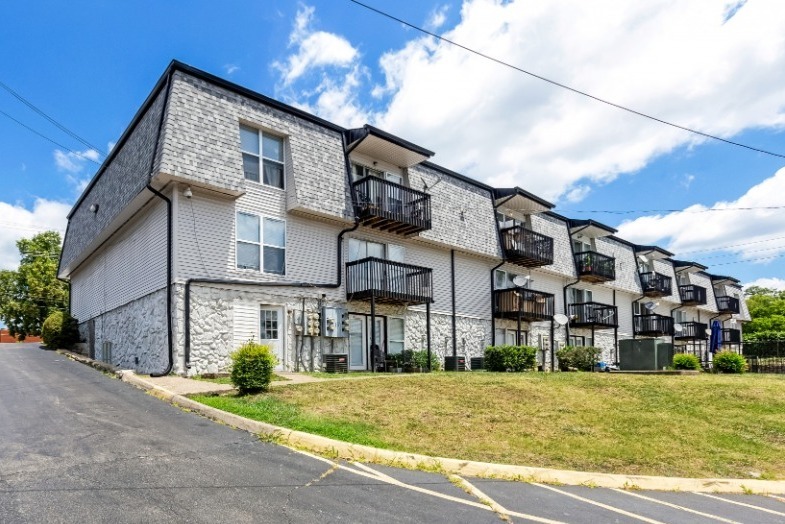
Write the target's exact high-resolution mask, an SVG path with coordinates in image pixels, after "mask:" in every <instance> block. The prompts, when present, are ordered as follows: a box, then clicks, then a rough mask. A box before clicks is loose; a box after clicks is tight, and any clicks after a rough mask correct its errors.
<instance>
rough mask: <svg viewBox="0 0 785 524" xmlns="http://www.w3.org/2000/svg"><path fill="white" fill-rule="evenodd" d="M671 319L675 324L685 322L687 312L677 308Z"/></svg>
mask: <svg viewBox="0 0 785 524" xmlns="http://www.w3.org/2000/svg"><path fill="white" fill-rule="evenodd" d="M673 320H674V322H676V323H677V324H684V323H685V322H687V312H686V311H684V310H682V309H677V310H676V311H674V312H673Z"/></svg>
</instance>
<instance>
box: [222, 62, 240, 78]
mask: <svg viewBox="0 0 785 524" xmlns="http://www.w3.org/2000/svg"><path fill="white" fill-rule="evenodd" d="M239 70H240V66H238V65H236V64H225V65H224V71H226V74H227V75H229V76H232V75H233V74H235V73H236V72H237V71H239Z"/></svg>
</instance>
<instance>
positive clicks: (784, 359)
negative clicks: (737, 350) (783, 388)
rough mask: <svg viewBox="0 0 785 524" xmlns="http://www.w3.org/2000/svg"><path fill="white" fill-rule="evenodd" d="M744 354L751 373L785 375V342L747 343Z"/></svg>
mask: <svg viewBox="0 0 785 524" xmlns="http://www.w3.org/2000/svg"><path fill="white" fill-rule="evenodd" d="M743 353H744V357H745V358H746V359H747V367H748V371H750V372H751V373H785V340H766V341H759V342H758V341H756V342H745V343H744V350H743Z"/></svg>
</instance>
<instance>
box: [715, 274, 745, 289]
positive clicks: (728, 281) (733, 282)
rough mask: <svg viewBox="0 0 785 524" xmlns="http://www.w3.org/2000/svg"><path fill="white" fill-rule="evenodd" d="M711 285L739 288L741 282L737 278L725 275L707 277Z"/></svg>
mask: <svg viewBox="0 0 785 524" xmlns="http://www.w3.org/2000/svg"><path fill="white" fill-rule="evenodd" d="M709 276H710V277H711V283H712V285H714V286H736V287H739V286H741V282H740V281H739V279H737V278H733V277H728V276H725V275H709Z"/></svg>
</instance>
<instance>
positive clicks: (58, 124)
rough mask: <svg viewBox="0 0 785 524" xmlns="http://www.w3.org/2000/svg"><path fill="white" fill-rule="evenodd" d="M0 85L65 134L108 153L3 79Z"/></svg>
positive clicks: (97, 150) (94, 148)
mask: <svg viewBox="0 0 785 524" xmlns="http://www.w3.org/2000/svg"><path fill="white" fill-rule="evenodd" d="M0 87H2V88H3V89H5V90H6V91H8V92H9V93H11V95H12V96H13V97H14V98H16V99H17V100H19V101H20V102H22V103H23V104H24V105H26V106H27V107H29V108H30V109H32V110H33V111H35V112H36V113H38V114H39V115H41V116H42V117H44V118H45V119H46V120H48V121H49V122H50V123H51V124H52V125H54V126H55V127H57V128H58V129H59V130H60V131H62V132H64V133H65V134H67V135H68V136H70V137H71V138H73V139H75V140H78V141H79V142H81V143H82V144H84V145H85V146H87V147H89V148H90V149H92V150H94V151H95V152H97V153H99V154H101V155H102V156H106V155H104V154H103V153H101V150H100V149H99V148H97V147H95V146H94V145H92V144H91V143H90V142H88V141H87V140H85V139H84V138H82V137H81V136H79V135H77V134H76V133H75V132H73V131H71V130H70V129H68V128H67V127H65V126H64V125H63V124H61V123H60V122H58V121H57V120H55V119H54V118H52V117H51V116H49V115H48V114H46V113H45V112H44V111H43V110H41V109H39V108H38V107H36V106H35V105H34V104H33V103H32V102H30V101H29V100H27V99H26V98H25V97H23V96H22V95H20V94H19V93H17V92H16V91H14V90H13V89H11V88H10V87H9V86H8V85H6V84H5V83H3V82H2V81H1V80H0Z"/></svg>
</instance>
